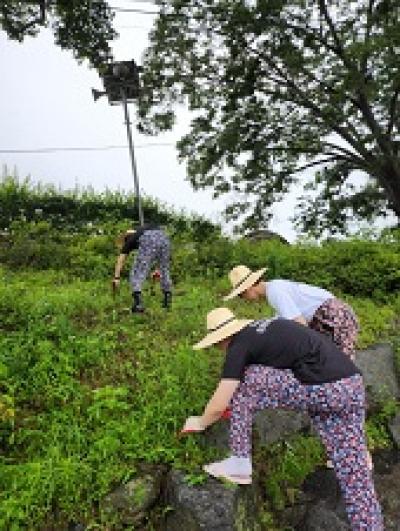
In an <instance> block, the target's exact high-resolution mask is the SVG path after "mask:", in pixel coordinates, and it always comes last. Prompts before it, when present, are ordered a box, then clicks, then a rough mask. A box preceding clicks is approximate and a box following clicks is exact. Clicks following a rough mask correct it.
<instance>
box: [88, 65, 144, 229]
mask: <svg viewBox="0 0 400 531" xmlns="http://www.w3.org/2000/svg"><path fill="white" fill-rule="evenodd" d="M140 69H141V67H139V66H137V65H136V63H135V61H133V60H132V61H116V62H114V63H110V64H109V65H108V66H107V69H106V71H105V73H104V74H103V75H102V76H101V77H102V79H103V84H104V89H105V90H104V91H100V90H96V89H92V93H93V98H94V100H95V101H96V100H97V99H98V98H100V96H105V95H106V96H107V97H108V101H109V103H110V104H111V105H116V104H119V103H121V104H122V108H123V110H124V116H125V125H126V133H127V137H128V147H129V154H130V158H131V167H132V175H133V182H134V187H135V196H136V202H137V207H138V215H139V223H140V225H144V215H143V209H142V202H141V198H140V188H139V177H138V172H137V167H136V159H135V149H134V145H133V137H132V129H131V125H132V124H131V121H130V118H129V110H128V103H130V102H132V101H134V100H136V99H137V98H138V97H139V71H140Z"/></svg>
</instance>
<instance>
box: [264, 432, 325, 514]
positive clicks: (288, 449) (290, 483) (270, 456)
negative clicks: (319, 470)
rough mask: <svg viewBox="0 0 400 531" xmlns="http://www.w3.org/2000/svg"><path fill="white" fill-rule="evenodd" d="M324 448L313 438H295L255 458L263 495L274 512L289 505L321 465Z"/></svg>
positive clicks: (265, 450)
mask: <svg viewBox="0 0 400 531" xmlns="http://www.w3.org/2000/svg"><path fill="white" fill-rule="evenodd" d="M324 455H325V452H324V449H323V447H322V444H321V443H320V441H319V440H318V439H316V438H315V437H305V436H296V437H294V438H293V439H291V440H289V441H285V442H279V443H277V444H275V445H273V446H270V447H268V448H265V449H264V450H263V451H262V452H261V453H260V455H258V457H257V459H258V460H261V463H258V464H259V465H260V466H261V468H262V472H263V476H262V477H263V480H262V481H263V483H265V488H266V492H267V496H268V498H269V500H270V503H271V504H272V506H273V508H274V509H275V510H281V509H283V508H284V507H285V505H287V504H290V505H291V504H293V503H294V502H295V499H296V494H297V492H298V490H299V488H300V486H301V484H302V483H303V481H304V479H305V478H306V476H307V475H308V474H310V473H311V472H312V471H313V470H314V469H315V468H316V467H317V466H318V465H321V464H322V463H323V459H324Z"/></svg>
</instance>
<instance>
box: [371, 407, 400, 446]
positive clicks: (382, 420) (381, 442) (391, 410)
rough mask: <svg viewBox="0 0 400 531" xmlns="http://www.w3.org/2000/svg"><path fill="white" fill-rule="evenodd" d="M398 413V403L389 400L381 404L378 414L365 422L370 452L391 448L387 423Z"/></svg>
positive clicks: (391, 443)
mask: <svg viewBox="0 0 400 531" xmlns="http://www.w3.org/2000/svg"><path fill="white" fill-rule="evenodd" d="M399 411H400V403H397V402H396V401H394V400H391V401H388V402H387V403H385V404H382V405H381V408H380V410H379V412H378V413H377V414H375V415H374V416H373V417H371V418H369V419H368V420H367V422H366V433H367V440H368V447H369V448H370V449H371V450H375V449H379V448H391V447H392V446H393V442H392V437H391V435H390V432H389V429H388V423H389V421H390V420H391V419H392V418H393V417H394V416H395V415H396V413H398V412H399Z"/></svg>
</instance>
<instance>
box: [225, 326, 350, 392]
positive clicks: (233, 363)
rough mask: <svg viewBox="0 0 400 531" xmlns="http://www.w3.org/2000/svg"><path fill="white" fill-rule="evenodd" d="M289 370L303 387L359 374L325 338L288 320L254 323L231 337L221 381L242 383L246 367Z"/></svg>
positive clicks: (343, 355) (345, 357)
mask: <svg viewBox="0 0 400 531" xmlns="http://www.w3.org/2000/svg"><path fill="white" fill-rule="evenodd" d="M255 364H258V365H266V366H268V367H274V368H276V369H291V370H292V371H293V374H294V376H295V377H296V378H297V379H298V380H299V381H300V382H302V383H304V384H321V383H328V382H335V381H337V380H340V379H342V378H348V377H349V376H353V375H354V374H360V371H359V369H358V368H357V367H356V366H355V365H354V363H353V362H352V361H351V359H350V358H349V356H347V355H346V354H344V353H343V352H342V351H341V350H339V348H338V347H337V346H336V345H335V344H334V343H333V341H332V340H330V339H329V338H328V337H325V336H323V335H322V334H320V333H319V332H316V331H315V330H311V329H310V328H308V327H307V326H304V325H302V324H300V323H296V322H295V321H291V320H289V319H276V320H272V321H270V320H268V319H265V320H260V321H254V322H252V323H250V324H249V325H247V326H246V327H245V328H243V329H242V330H241V331H240V332H239V333H237V334H235V336H233V338H232V341H231V343H230V344H229V347H228V349H227V352H226V359H225V364H224V367H223V370H222V378H226V379H232V380H241V379H242V378H243V374H244V371H245V368H246V367H247V366H248V365H255Z"/></svg>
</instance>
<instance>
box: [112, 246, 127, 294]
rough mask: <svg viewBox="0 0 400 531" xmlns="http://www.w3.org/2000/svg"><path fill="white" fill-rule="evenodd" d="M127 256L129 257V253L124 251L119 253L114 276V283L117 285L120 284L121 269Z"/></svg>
mask: <svg viewBox="0 0 400 531" xmlns="http://www.w3.org/2000/svg"><path fill="white" fill-rule="evenodd" d="M126 257H127V255H126V254H123V253H121V254H119V255H118V256H117V260H116V262H115V266H114V278H113V284H114V286H115V287H118V286H119V281H120V276H121V271H122V269H123V267H124V264H125V260H126Z"/></svg>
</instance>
